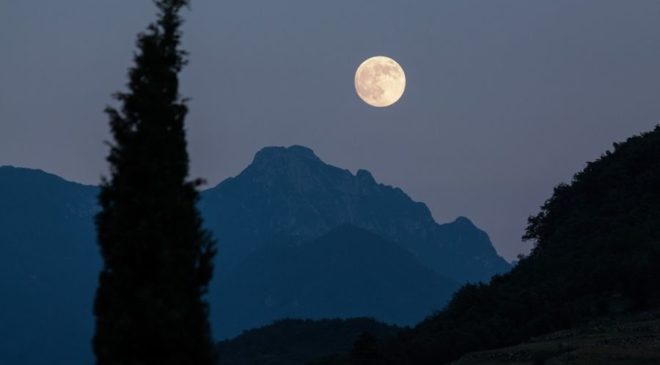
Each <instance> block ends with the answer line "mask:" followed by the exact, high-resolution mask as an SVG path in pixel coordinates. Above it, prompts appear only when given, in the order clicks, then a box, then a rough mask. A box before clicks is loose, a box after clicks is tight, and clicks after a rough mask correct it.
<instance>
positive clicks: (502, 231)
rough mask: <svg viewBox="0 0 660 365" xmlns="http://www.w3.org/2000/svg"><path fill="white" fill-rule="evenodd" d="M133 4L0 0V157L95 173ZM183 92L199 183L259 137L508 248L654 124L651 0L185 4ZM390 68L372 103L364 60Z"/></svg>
mask: <svg viewBox="0 0 660 365" xmlns="http://www.w3.org/2000/svg"><path fill="white" fill-rule="evenodd" d="M153 14H154V9H153V6H152V4H151V2H150V1H148V0H139V1H137V0H95V1H90V0H67V1H52V0H0V46H1V48H0V165H4V164H10V165H15V166H23V167H32V168H41V169H44V170H47V171H49V172H53V173H56V174H58V175H61V176H63V177H65V178H67V179H70V180H75V181H81V182H85V183H97V182H98V181H99V177H100V175H101V174H102V173H103V172H104V171H105V170H106V164H105V160H104V157H105V155H106V153H107V148H106V147H105V146H104V145H103V143H102V141H103V140H104V139H108V136H109V134H108V127H107V120H106V117H105V115H104V114H103V113H102V110H103V108H104V106H105V105H106V104H108V103H111V102H112V100H111V99H110V94H111V93H112V92H114V91H117V90H119V89H121V88H122V87H123V85H124V84H125V82H126V69H127V67H128V66H129V65H130V64H131V55H132V52H133V51H134V41H135V35H136V33H137V32H138V31H141V30H143V29H144V28H145V25H146V24H147V22H148V21H150V20H151V19H153ZM185 17H186V19H187V22H186V24H185V27H184V31H185V37H184V42H185V44H184V45H185V48H186V49H188V50H189V51H190V53H191V62H190V65H189V66H188V67H187V68H186V70H185V72H184V74H183V85H182V86H183V92H184V94H185V95H186V96H189V97H191V98H192V102H191V103H190V107H191V113H190V115H189V119H188V131H189V142H190V152H191V158H192V172H193V175H194V176H195V177H197V176H201V177H205V178H207V179H208V181H209V182H210V183H211V184H213V185H214V184H216V183H217V182H219V181H221V180H222V179H224V178H226V177H229V176H233V175H236V174H237V173H239V172H240V171H241V170H242V169H243V168H244V167H245V166H246V165H247V164H248V163H249V162H250V161H251V159H252V157H253V155H254V153H255V152H256V151H257V150H258V149H260V148H261V147H264V146H270V145H291V144H300V145H305V146H308V147H310V148H312V149H314V150H315V151H316V153H317V154H318V155H319V156H320V157H321V158H322V159H323V160H325V161H326V162H328V163H331V164H334V165H337V166H340V167H344V168H348V169H350V170H351V171H353V172H355V170H357V169H358V168H364V169H367V170H370V171H371V172H372V173H373V174H374V176H375V178H376V179H377V180H378V181H380V182H383V183H386V184H390V185H396V186H399V187H401V188H403V189H404V190H405V191H406V192H407V193H409V194H410V195H411V196H412V197H413V199H415V200H419V201H423V202H425V203H427V204H428V206H429V207H430V209H431V210H432V212H433V214H434V216H435V218H436V220H438V221H439V222H445V221H449V220H453V219H454V218H455V217H456V216H458V215H465V216H468V217H469V218H471V219H472V220H473V221H474V222H475V223H476V224H477V225H478V226H480V227H481V228H483V229H484V230H486V231H487V232H488V233H489V234H490V236H491V238H492V240H493V242H494V244H495V246H496V247H497V249H498V251H499V252H500V253H501V254H502V255H504V256H505V257H506V258H507V259H512V258H514V257H515V255H516V254H517V253H519V252H525V251H527V250H528V249H529V248H530V244H529V243H522V242H521V240H520V236H521V235H522V232H523V228H524V226H525V222H526V218H527V216H528V215H530V214H532V213H534V212H536V211H537V209H538V206H539V205H540V204H541V203H542V202H543V201H544V200H545V199H546V198H548V197H549V196H550V194H551V192H552V187H553V186H554V185H556V184H557V183H559V182H562V181H568V180H569V179H570V177H571V176H572V174H573V173H574V172H577V171H578V170H579V169H581V168H582V167H583V166H584V164H585V162H586V161H587V160H592V159H594V158H596V157H598V156H599V155H600V154H601V153H602V152H603V151H604V150H606V149H608V148H610V146H611V143H612V142H614V141H619V140H622V139H624V138H626V137H628V136H630V135H632V134H636V133H639V132H642V131H645V130H649V129H651V128H652V127H653V126H654V125H655V124H656V122H657V121H659V120H660V21H659V19H660V1H656V0H648V1H644V0H629V1H621V0H592V1H586V0H545V1H532V0H516V1H505V0H499V1H492V0H482V1H470V0H455V1H448V0H442V1H439V0H415V1H401V0H379V1H368V0H361V1H356V0H331V1H330V0H328V1H314V0H295V1H294V0H224V1H211V0H207V1H201V0H197V1H195V0H193V3H192V8H191V11H187V12H185ZM380 54H383V55H387V56H390V57H393V58H394V59H396V60H397V61H398V62H399V63H400V64H401V65H402V66H403V67H404V68H405V70H406V76H407V81H408V86H407V90H406V94H405V95H404V96H403V98H402V99H401V100H400V101H399V103H397V104H395V106H394V107H391V108H386V109H376V108H372V107H369V106H367V105H366V104H364V103H363V102H362V101H360V100H359V99H358V98H357V96H356V95H355V92H354V88H353V75H354V72H355V69H356V67H357V66H358V65H359V64H360V63H361V62H362V61H363V60H364V59H366V58H368V57H370V56H373V55H380Z"/></svg>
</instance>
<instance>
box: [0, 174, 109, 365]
mask: <svg viewBox="0 0 660 365" xmlns="http://www.w3.org/2000/svg"><path fill="white" fill-rule="evenodd" d="M96 193H97V189H96V188H95V187H91V186H84V185H80V184H75V183H71V182H68V181H65V180H63V179H61V178H59V177H56V176H54V175H50V174H47V173H44V172H43V171H38V170H27V169H18V168H13V167H0V290H1V291H2V293H3V296H2V304H1V308H2V310H1V311H0V363H3V364H24V365H37V364H40V365H41V364H45V363H46V362H44V360H45V359H46V358H47V359H48V363H49V364H53V365H64V364H72V363H85V362H89V360H90V358H91V347H90V335H91V333H92V328H93V321H92V300H93V295H94V289H95V288H96V282H97V273H98V270H99V269H100V265H101V262H100V258H99V255H98V251H97V248H96V244H95V239H94V238H95V234H94V229H93V224H92V217H93V215H94V212H95V209H96V208H95V207H96ZM35 352H38V353H41V354H44V355H42V356H39V355H35ZM45 354H47V356H46V355H45Z"/></svg>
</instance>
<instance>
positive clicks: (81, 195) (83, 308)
mask: <svg viewBox="0 0 660 365" xmlns="http://www.w3.org/2000/svg"><path fill="white" fill-rule="evenodd" d="M97 192H98V189H97V188H96V187H92V186H84V185H80V184H76V183H71V182H68V181H65V180H63V179H60V178H58V177H56V176H53V175H50V174H47V173H44V172H42V171H37V170H28V169H19V168H12V167H2V168H0V204H1V205H2V208H3V209H2V210H1V211H0V218H1V219H0V242H2V245H0V290H2V292H4V293H12V294H11V295H6V297H7V298H8V299H7V300H6V302H5V303H4V308H5V309H4V310H3V311H2V312H1V313H0V363H2V364H10V365H11V364H27V365H30V364H35V365H36V364H46V363H48V364H70V363H84V362H89V361H90V359H91V351H90V350H89V339H90V338H91V334H92V328H93V318H92V315H91V303H92V300H93V296H94V291H95V288H96V282H97V275H98V271H99V268H100V259H99V257H98V250H97V247H96V240H95V234H94V226H93V216H94V213H95V212H96V209H97V205H96V194H97ZM200 208H201V210H202V213H203V215H204V219H205V225H206V226H207V227H208V228H209V229H210V230H211V231H212V232H213V233H214V235H215V237H216V238H217V239H218V249H219V254H218V257H217V262H216V272H215V277H214V280H213V282H212V285H211V291H210V292H211V295H210V304H211V313H212V320H213V322H212V325H213V327H214V333H215V335H216V337H217V338H227V337H231V336H234V335H237V334H239V333H240V332H241V331H243V330H246V329H248V328H251V327H254V326H260V325H263V324H267V323H270V322H272V321H274V320H277V319H281V318H285V317H292V318H329V317H358V316H372V317H375V318H376V319H380V320H384V321H387V322H390V323H395V324H404V325H405V324H414V323H415V322H417V321H419V320H421V319H423V318H424V317H425V316H427V315H429V314H430V313H431V312H432V311H433V310H437V309H441V308H442V306H443V305H444V304H445V303H446V301H447V300H448V299H449V298H450V296H451V294H452V293H453V291H454V290H455V289H456V288H457V287H458V286H459V285H460V284H462V283H465V282H474V281H479V280H487V279H488V278H490V277H491V276H492V275H494V274H496V273H501V272H504V271H507V270H508V269H509V265H508V263H507V262H506V261H504V260H503V259H502V258H501V257H499V256H498V255H497V253H496V252H495V250H494V249H493V247H492V244H491V243H490V241H489V239H488V236H487V235H486V234H485V233H484V232H482V231H480V230H479V229H478V228H476V227H475V226H474V225H472V223H471V222H470V221H469V220H468V219H467V218H459V219H457V220H456V221H454V222H451V223H448V224H443V225H440V224H437V223H436V222H435V221H434V220H433V218H432V216H431V214H430V212H429V210H428V209H427V207H426V206H425V205H424V204H422V203H418V202H414V201H413V200H412V199H410V198H409V197H408V196H407V195H406V194H405V193H404V192H403V191H401V190H400V189H397V188H393V187H390V186H386V185H382V184H378V183H377V182H376V181H375V180H374V178H373V177H372V176H371V174H370V173H369V172H367V171H364V170H360V171H358V172H357V174H355V175H353V174H351V173H350V172H349V171H348V170H343V169H340V168H337V167H334V166H330V165H328V164H325V163H324V162H323V161H321V160H320V159H319V158H318V157H317V156H316V155H314V153H313V152H312V151H311V150H310V149H308V148H305V147H300V146H293V147H289V148H281V147H269V148H264V149H263V150H261V151H259V152H258V153H257V155H256V156H255V159H254V161H253V162H252V164H250V166H248V167H247V168H246V169H245V170H244V171H243V172H242V173H241V174H239V175H238V176H236V177H235V178H231V179H227V180H226V181H224V182H222V183H220V184H219V185H217V186H216V187H213V188H211V189H209V190H207V191H205V192H204V193H203V194H202V200H201V202H200ZM53 293H57V294H58V295H53ZM347 293H348V294H347ZM55 298H59V300H58V301H55Z"/></svg>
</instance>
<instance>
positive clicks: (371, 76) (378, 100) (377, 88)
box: [355, 56, 406, 108]
mask: <svg viewBox="0 0 660 365" xmlns="http://www.w3.org/2000/svg"><path fill="white" fill-rule="evenodd" d="M405 89H406V74H405V73H404V72H403V68H401V66H400V65H399V64H398V63H397V62H396V61H395V60H393V59H391V58H389V57H385V56H376V57H371V58H369V59H368V60H366V61H364V62H362V64H361V65H360V67H358V69H357V71H356V72H355V90H356V91H357V94H358V96H359V97H360V98H361V99H362V100H363V101H364V102H365V103H367V104H369V105H371V106H375V107H378V108H382V107H386V106H390V105H392V104H394V103H396V102H397V101H398V100H399V99H400V98H401V96H402V95H403V92H404V90H405Z"/></svg>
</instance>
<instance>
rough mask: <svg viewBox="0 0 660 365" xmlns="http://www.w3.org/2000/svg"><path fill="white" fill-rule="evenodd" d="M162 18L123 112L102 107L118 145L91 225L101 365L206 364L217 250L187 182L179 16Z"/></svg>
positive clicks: (172, 1)
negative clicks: (99, 259)
mask: <svg viewBox="0 0 660 365" xmlns="http://www.w3.org/2000/svg"><path fill="white" fill-rule="evenodd" d="M155 3H156V6H157V7H158V10H159V12H158V19H157V21H156V22H155V23H152V24H151V25H149V27H148V28H147V31H146V32H144V33H141V34H140V35H139V36H138V40H137V47H138V52H137V53H136V55H135V57H134V62H135V65H134V66H133V67H132V68H131V69H130V70H129V83H128V85H127V86H128V91H127V92H125V93H118V94H116V99H117V100H118V101H119V103H120V104H121V110H117V109H114V108H110V107H109V108H107V109H106V113H107V114H108V116H109V119H110V127H111V132H112V135H113V137H114V143H112V144H111V145H110V154H109V156H108V162H109V163H110V177H109V178H108V179H104V181H103V184H102V189H101V193H100V196H99V201H100V205H101V208H102V210H101V212H100V213H99V214H98V215H97V217H96V225H97V232H98V242H99V245H100V249H101V254H102V256H103V259H104V266H103V269H102V272H101V274H100V277H99V287H98V290H97V293H96V300H95V303H94V314H95V316H96V333H95V335H94V339H93V348H94V352H95V355H96V362H97V364H98V365H120V364H121V365H133V364H135V365H137V364H140V365H149V364H154V365H156V364H158V365H167V364H177V365H182V364H191V365H193V364H194V365H204V364H212V363H214V361H215V358H214V350H213V344H212V337H211V331H210V327H209V323H208V306H207V303H206V302H205V299H204V298H205V294H206V290H207V285H208V282H209V280H210V278H211V275H212V259H213V256H214V254H215V250H214V241H213V240H212V238H211V236H210V235H209V233H208V232H207V231H205V230H204V229H203V228H202V220H201V217H200V215H199V212H198V211H197V209H196V206H195V204H196V202H197V200H198V192H197V188H198V186H199V184H200V183H201V181H199V180H196V181H189V180H188V154H187V151H186V137H185V130H184V119H185V116H186V113H187V107H186V104H185V99H182V98H181V96H180V95H179V90H178V89H179V82H178V73H179V72H180V71H181V69H182V67H183V66H184V65H185V63H186V60H185V57H186V53H185V52H184V51H182V50H181V49H180V48H179V46H180V37H181V33H180V26H181V23H182V19H181V17H180V15H179V12H180V10H181V9H182V8H183V7H184V6H186V5H187V0H157V1H155Z"/></svg>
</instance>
